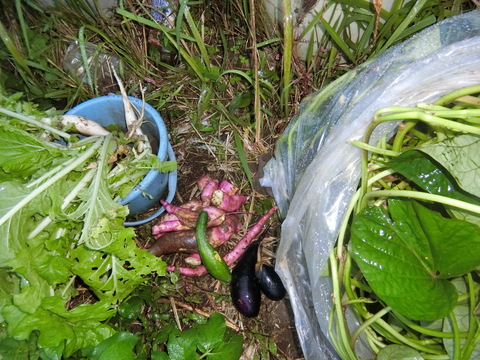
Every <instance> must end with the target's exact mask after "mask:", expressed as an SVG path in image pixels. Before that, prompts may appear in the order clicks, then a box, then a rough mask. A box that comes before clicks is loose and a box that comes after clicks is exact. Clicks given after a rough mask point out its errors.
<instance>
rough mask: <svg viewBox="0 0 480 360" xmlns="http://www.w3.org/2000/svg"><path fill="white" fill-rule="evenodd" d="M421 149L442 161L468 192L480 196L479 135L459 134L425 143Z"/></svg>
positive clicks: (439, 161)
mask: <svg viewBox="0 0 480 360" xmlns="http://www.w3.org/2000/svg"><path fill="white" fill-rule="evenodd" d="M419 150H421V151H423V152H425V153H426V154H428V155H430V156H431V157H432V158H434V159H435V160H436V161H437V162H438V163H440V164H441V165H442V166H443V167H444V168H445V169H446V170H447V171H448V172H449V173H450V174H451V175H452V176H453V177H454V179H455V180H456V182H457V183H458V185H459V186H460V187H461V188H462V189H463V190H465V191H466V192H468V193H471V194H473V195H475V196H477V197H480V183H479V182H478V181H477V179H478V178H479V176H480V167H479V166H478V161H477V159H478V154H479V153H480V137H479V136H477V135H471V134H466V135H458V136H454V137H451V138H447V139H445V140H444V141H440V142H437V143H433V144H429V145H424V146H422V147H420V148H419Z"/></svg>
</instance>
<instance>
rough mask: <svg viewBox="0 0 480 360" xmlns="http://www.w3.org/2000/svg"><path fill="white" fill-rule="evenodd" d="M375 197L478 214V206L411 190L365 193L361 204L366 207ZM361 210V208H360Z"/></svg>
mask: <svg viewBox="0 0 480 360" xmlns="http://www.w3.org/2000/svg"><path fill="white" fill-rule="evenodd" d="M375 197H382V198H383V197H384V198H389V197H407V198H413V199H418V200H423V201H431V202H437V203H440V204H444V205H448V206H453V207H456V208H459V209H462V210H466V211H470V212H473V213H476V214H480V206H478V205H474V204H470V203H467V202H465V201H461V200H457V199H452V198H449V197H447V196H442V195H435V194H429V193H424V192H420V191H411V190H376V191H371V192H369V193H366V194H365V195H364V197H363V200H362V203H363V205H365V206H366V201H367V200H368V199H370V198H375ZM362 208H363V207H362Z"/></svg>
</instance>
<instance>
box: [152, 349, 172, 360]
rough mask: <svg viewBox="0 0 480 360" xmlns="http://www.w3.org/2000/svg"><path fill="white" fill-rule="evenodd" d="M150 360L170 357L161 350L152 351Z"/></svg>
mask: <svg viewBox="0 0 480 360" xmlns="http://www.w3.org/2000/svg"><path fill="white" fill-rule="evenodd" d="M151 360H170V357H169V356H168V354H167V353H166V352H163V351H152V356H151Z"/></svg>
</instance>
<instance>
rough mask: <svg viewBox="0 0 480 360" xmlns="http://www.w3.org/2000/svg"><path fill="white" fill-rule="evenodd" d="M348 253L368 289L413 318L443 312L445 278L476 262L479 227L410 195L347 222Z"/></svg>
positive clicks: (452, 295) (452, 294)
mask: <svg viewBox="0 0 480 360" xmlns="http://www.w3.org/2000/svg"><path fill="white" fill-rule="evenodd" d="M351 254H352V257H353V258H354V260H355V261H356V263H357V264H358V266H359V268H360V269H361V271H362V272H363V274H364V276H365V278H366V280H367V281H368V283H369V284H370V286H371V287H372V289H373V291H374V292H375V293H376V294H377V295H378V296H379V297H380V298H381V299H382V300H383V301H385V302H386V303H387V304H388V305H390V306H391V307H392V308H393V309H395V310H396V311H398V312H399V313H401V314H402V315H404V316H407V317H410V318H412V319H414V320H435V319H439V318H443V317H445V316H446V315H447V314H448V313H449V312H450V311H451V310H452V309H453V307H454V306H455V304H456V301H457V292H456V290H455V287H454V286H453V285H452V284H451V283H450V282H449V281H448V280H447V279H449V278H452V277H455V276H461V275H463V274H465V273H467V272H469V271H471V270H473V269H474V268H475V267H477V266H478V265H480V228H479V227H478V226H476V225H474V224H471V223H469V222H465V221H462V220H453V219H447V218H444V217H442V216H441V215H440V214H438V213H436V212H435V211H432V210H428V209H427V208H425V207H423V206H422V205H420V204H419V203H417V202H415V201H413V200H395V199H392V200H389V202H388V212H387V211H386V210H385V209H383V208H382V207H377V206H375V207H369V208H366V209H365V210H364V211H362V212H361V213H359V214H358V215H357V216H356V217H355V219H354V222H353V225H352V239H351Z"/></svg>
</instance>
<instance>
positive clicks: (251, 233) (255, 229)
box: [224, 206, 278, 265]
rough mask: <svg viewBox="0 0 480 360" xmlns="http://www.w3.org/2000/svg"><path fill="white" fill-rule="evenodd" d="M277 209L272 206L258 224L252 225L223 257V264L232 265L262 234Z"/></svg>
mask: <svg viewBox="0 0 480 360" xmlns="http://www.w3.org/2000/svg"><path fill="white" fill-rule="evenodd" d="M277 209H278V207H277V206H274V207H272V208H271V209H270V210H268V211H267V213H266V214H265V215H263V216H262V217H261V218H260V219H259V220H258V222H257V223H256V224H255V225H253V226H252V227H251V228H250V230H248V231H247V233H246V234H245V235H244V236H243V238H242V239H241V240H240V241H239V242H238V243H237V245H235V247H234V248H233V250H232V251H231V252H229V253H228V254H227V255H225V257H224V259H225V262H226V263H227V264H228V265H230V264H233V263H234V262H235V261H236V260H237V259H238V258H239V257H240V256H242V254H243V253H244V252H245V249H246V247H247V246H248V245H249V244H250V243H251V242H252V241H253V239H255V237H257V235H258V234H260V233H261V232H262V228H263V227H264V226H265V224H266V223H267V221H268V220H269V219H270V218H271V217H272V215H273V214H274V213H275V211H277Z"/></svg>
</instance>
